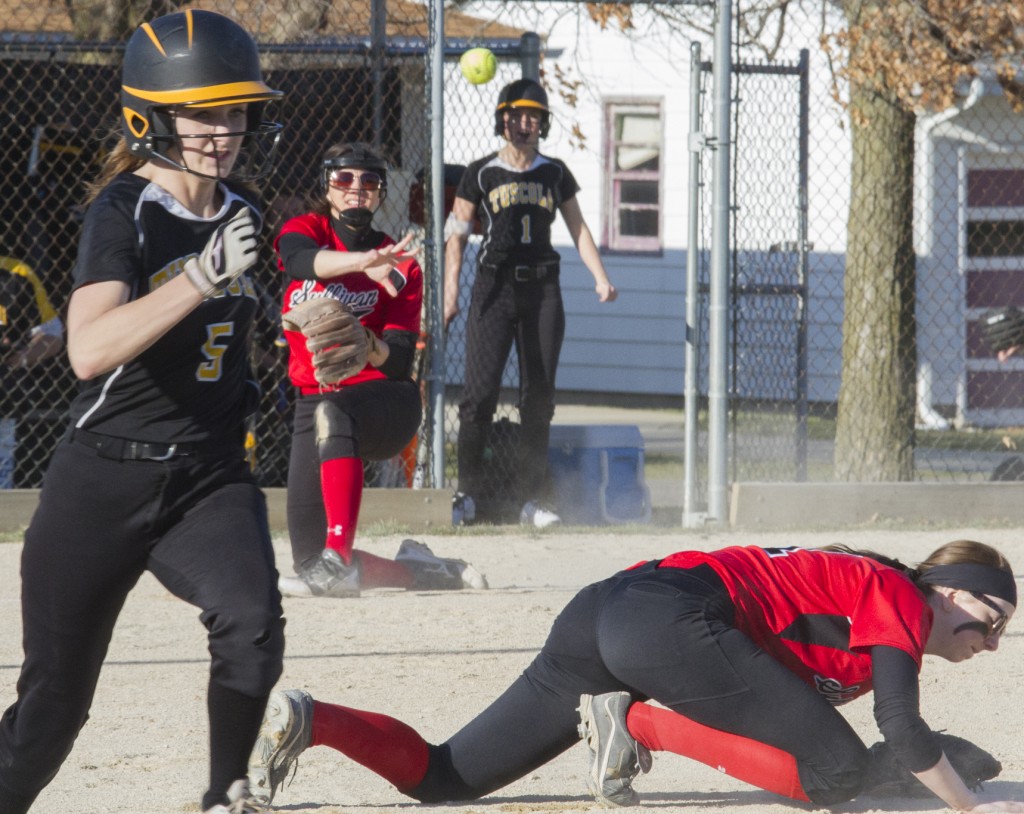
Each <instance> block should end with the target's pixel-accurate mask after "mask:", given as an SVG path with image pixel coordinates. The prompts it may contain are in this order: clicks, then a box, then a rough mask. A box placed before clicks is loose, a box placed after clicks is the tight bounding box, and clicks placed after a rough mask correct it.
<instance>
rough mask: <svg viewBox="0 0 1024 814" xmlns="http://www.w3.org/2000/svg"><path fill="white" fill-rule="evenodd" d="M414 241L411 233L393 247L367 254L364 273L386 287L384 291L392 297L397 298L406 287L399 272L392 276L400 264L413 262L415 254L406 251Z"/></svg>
mask: <svg viewBox="0 0 1024 814" xmlns="http://www.w3.org/2000/svg"><path fill="white" fill-rule="evenodd" d="M412 239H413V234H412V232H410V233H409V234H407V235H406V236H405V237H403V238H402V239H401V240H400V241H398V242H397V243H395V244H394V245H392V246H384V247H383V248H380V249H371V250H370V251H368V252H366V253H365V254H366V265H365V266H364V267H363V271H364V272H365V274H366V276H367V277H369V278H370V279H371V280H373V281H374V282H375V283H380V284H381V285H382V286H383V287H384V290H385V291H387V292H388V294H390V295H391V296H392V297H397V296H398V292H399V291H400V290H401V288H402V286H403V285H404V283H402V279H403V278H402V276H401V275H400V274H397V272H396V273H395V274H392V273H391V272H392V270H393V269H394V268H395V266H397V265H398V264H399V263H404V262H405V261H406V260H413V259H415V257H416V253H415V252H412V253H410V252H407V251H406V249H407V248H408V247H409V243H410V242H411V241H412Z"/></svg>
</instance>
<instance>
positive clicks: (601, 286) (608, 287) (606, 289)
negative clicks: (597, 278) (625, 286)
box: [594, 280, 619, 302]
mask: <svg viewBox="0 0 1024 814" xmlns="http://www.w3.org/2000/svg"><path fill="white" fill-rule="evenodd" d="M594 291H596V292H597V298H598V299H599V300H600V301H601V302H615V300H617V299H618V298H619V292H618V289H616V288H615V286H613V285H612V284H611V283H610V282H608V281H607V280H606V281H605V282H603V283H598V284H597V285H595V286H594Z"/></svg>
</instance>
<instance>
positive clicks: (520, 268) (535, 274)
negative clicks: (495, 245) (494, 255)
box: [483, 263, 558, 283]
mask: <svg viewBox="0 0 1024 814" xmlns="http://www.w3.org/2000/svg"><path fill="white" fill-rule="evenodd" d="M483 268H484V269H486V270H487V271H489V272H490V273H491V274H507V275H508V276H509V278H510V279H511V280H512V282H515V283H532V282H535V281H536V280H543V279H544V278H546V277H547V276H548V275H549V274H550V275H554V274H557V273H558V263H541V264H538V265H516V266H513V265H506V266H483Z"/></svg>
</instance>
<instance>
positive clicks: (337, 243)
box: [274, 212, 423, 395]
mask: <svg viewBox="0 0 1024 814" xmlns="http://www.w3.org/2000/svg"><path fill="white" fill-rule="evenodd" d="M288 233H296V234H300V235H303V236H305V237H308V238H310V239H311V240H313V241H315V242H316V244H317V245H318V246H320V247H321V248H323V249H329V250H331V251H336V252H344V251H348V249H347V248H346V247H345V244H344V243H342V241H341V238H339V237H338V235H337V234H336V233H335V231H334V229H333V228H332V227H331V220H330V218H329V217H328V216H326V215H320V214H317V213H315V212H307V213H305V214H303V215H299V216H297V217H294V218H292V219H291V220H289V221H288V222H287V223H286V224H285V225H284V226H283V227H282V228H281V232H280V234H279V235H278V236H277V240H276V241H275V244H274V245H275V248H276V246H277V243H278V242H279V241H280V240H281V237H282V236H283V235H285V234H288ZM394 243H395V241H394V240H392V239H391V238H390V237H388V236H387V235H383V237H382V240H381V242H380V244H379V245H378V246H377V247H376V248H383V247H385V246H392V245H394ZM395 269H396V271H398V272H399V274H401V275H402V276H403V277H404V278H405V281H406V282H405V286H404V287H403V288H402V289H401V291H399V292H398V296H397V297H392V296H391V295H390V294H388V292H387V291H386V290H385V289H384V287H383V286H382V285H380V283H377V282H375V281H373V280H371V279H370V278H369V277H367V276H366V275H365V274H363V273H362V272H355V273H352V274H345V275H343V276H341V277H335V278H334V279H332V280H330V281H326V282H325V281H324V280H296V279H293V278H291V277H289V278H288V285H287V288H286V289H285V292H284V304H283V306H282V308H281V313H282V314H287V313H288V312H289V311H290V310H291V309H292V308H294V307H295V306H296V305H298V304H299V303H300V302H305V301H306V300H309V299H314V298H316V297H333V298H334V299H336V300H339V301H340V302H343V303H345V304H346V305H348V306H349V307H350V308H351V309H352V310H353V311H354V312H355V314H356V316H358V317H359V321H360V322H361V323H362V324H363V325H364V326H365V327H367V328H369V329H370V330H372V331H373V332H374V333H375V334H376V335H377V336H381V335H382V334H383V333H384V331H389V330H394V331H411V332H412V333H414V334H418V333H419V331H420V312H421V310H422V306H423V272H422V270H421V269H420V265H419V263H417V262H416V261H415V260H406V261H404V262H402V263H399V264H398V265H397V266H396V267H395ZM284 336H285V339H287V340H288V347H289V350H290V353H289V356H288V375H289V377H290V378H291V381H292V384H294V385H295V386H296V387H298V388H299V389H300V390H301V392H302V393H304V394H307V395H308V394H310V393H319V392H326V391H329V390H340V389H341V388H343V387H351V386H352V385H354V384H359V383H360V382H366V381H371V380H373V379H384V378H386V376H385V375H384V374H383V373H381V372H380V371H379V370H377V368H375V367H373V366H372V365H369V364H368V365H367V366H366V367H365V368H363V370H362V371H360V372H359V373H357V374H356V375H354V376H351V377H349V378H347V379H345V380H344V381H342V382H339V383H338V384H336V385H332V386H330V387H328V386H321V385H320V384H319V382H317V380H316V376H314V375H313V355H312V354H311V353H310V352H309V349H308V348H307V347H306V339H305V337H304V336H303V335H302V334H301V333H299V332H297V331H285V332H284Z"/></svg>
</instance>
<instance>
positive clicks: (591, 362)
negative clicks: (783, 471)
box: [445, 2, 850, 400]
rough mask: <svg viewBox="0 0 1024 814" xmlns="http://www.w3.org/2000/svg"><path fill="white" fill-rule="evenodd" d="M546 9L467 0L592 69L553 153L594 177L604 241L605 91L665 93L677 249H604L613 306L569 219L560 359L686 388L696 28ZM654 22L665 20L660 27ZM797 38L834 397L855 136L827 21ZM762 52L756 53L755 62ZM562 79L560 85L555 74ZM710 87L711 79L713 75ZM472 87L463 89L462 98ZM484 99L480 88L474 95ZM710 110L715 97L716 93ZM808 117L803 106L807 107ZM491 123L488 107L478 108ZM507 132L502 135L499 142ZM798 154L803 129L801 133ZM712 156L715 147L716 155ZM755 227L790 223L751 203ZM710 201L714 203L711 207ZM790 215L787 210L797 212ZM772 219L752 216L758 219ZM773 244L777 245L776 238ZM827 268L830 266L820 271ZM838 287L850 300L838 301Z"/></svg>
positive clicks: (817, 343)
mask: <svg viewBox="0 0 1024 814" xmlns="http://www.w3.org/2000/svg"><path fill="white" fill-rule="evenodd" d="M537 9H538V10H539V11H540V13H541V14H542V17H543V22H542V23H541V24H540V25H539V26H538V25H537V18H536V17H535V16H534V12H531V14H530V15H525V14H523V13H522V12H521V10H520V9H517V8H516V7H510V6H506V5H505V4H502V3H494V2H481V3H475V4H470V5H469V6H466V7H464V8H463V11H465V12H466V13H468V14H472V15H474V16H479V17H484V18H488V17H489V16H492V17H497V18H500V19H502V20H503V21H505V22H508V23H509V24H511V25H517V26H519V27H522V28H526V29H531V28H532V29H534V30H538V31H541V32H547V34H546V37H545V41H544V44H545V46H546V48H547V50H548V51H554V52H557V53H559V56H558V57H557V58H555V59H546V60H545V61H543V62H542V69H543V70H544V71H545V74H546V76H547V77H552V76H554V75H555V64H557V65H558V67H559V68H560V69H561V70H562V71H563V72H565V73H566V74H568V76H569V78H570V79H573V80H578V79H584V80H585V81H584V83H583V84H582V85H581V87H580V88H579V90H578V91H577V93H578V104H577V106H576V108H575V109H569V108H568V106H567V105H566V104H565V102H564V101H563V100H562V99H561V98H559V97H558V94H557V92H552V94H551V104H552V108H553V112H554V120H553V125H552V128H551V134H550V136H549V138H548V139H547V140H546V141H545V142H544V143H543V144H542V150H543V152H545V153H548V154H551V155H555V156H558V157H559V158H562V159H563V160H565V161H566V162H567V163H568V164H569V166H570V168H571V169H572V171H573V174H574V175H575V176H576V178H577V180H578V181H579V183H580V186H581V188H582V189H581V192H580V194H579V196H578V200H579V202H580V205H581V208H582V210H583V214H584V217H585V218H586V220H587V223H588V225H589V226H590V229H591V231H592V232H593V233H594V235H595V237H596V238H597V239H598V241H600V236H601V231H602V221H601V218H602V215H603V212H602V211H601V207H602V188H601V184H602V180H603V174H602V172H603V164H604V162H603V158H602V153H603V146H604V145H603V144H602V135H603V126H604V125H603V120H602V117H603V102H604V100H606V99H609V98H619V97H642V98H645V99H651V98H657V99H660V100H661V103H662V110H663V116H664V152H663V161H664V164H663V184H664V190H663V194H664V198H663V202H664V210H663V232H664V237H665V240H664V245H665V250H664V253H663V254H662V255H661V256H623V255H609V254H606V255H604V257H603V260H604V264H605V267H606V269H607V271H608V274H609V277H610V278H611V280H612V281H613V282H614V284H615V285H616V287H617V288H618V289H619V292H620V296H619V300H618V301H617V302H615V303H612V304H604V305H601V304H600V303H598V301H597V298H596V295H595V294H594V292H593V282H592V278H591V276H590V274H589V273H588V272H587V270H586V268H585V267H584V266H583V264H582V263H581V262H580V260H579V255H578V254H577V253H576V251H575V249H574V248H573V247H572V245H571V240H570V238H569V235H568V232H567V231H566V229H565V228H564V224H562V223H561V220H559V222H558V224H557V226H556V229H555V231H554V235H553V236H554V239H555V242H556V246H557V247H558V249H559V251H560V253H561V254H562V269H563V270H562V285H563V290H564V296H565V303H566V311H567V330H566V341H565V346H564V350H563V355H562V362H561V364H560V367H559V374H558V385H559V388H560V389H563V390H582V391H603V392H616V393H642V394H659V395H665V394H681V392H682V386H683V355H684V345H683V342H684V331H685V325H684V313H685V293H686V292H685V264H686V249H687V246H686V234H687V209H688V206H687V200H688V164H689V153H688V148H687V142H688V130H689V116H690V114H689V104H690V100H689V96H690V93H689V82H690V79H689V61H690V56H689V53H690V50H689V42H690V38H688V37H686V36H683V35H680V34H676V35H673V36H672V37H671V38H670V37H669V36H667V35H666V34H664V33H662V31H661V28H662V27H659V26H655V25H654V24H653V22H652V20H653V17H652V16H651V15H650V10H649V9H646V8H645V7H643V6H639V5H637V6H633V7H632V10H633V13H634V15H635V21H636V23H637V28H638V30H639V31H640V32H642V33H641V34H640V35H639V37H637V38H636V39H637V41H634V40H631V39H630V38H627V37H626V36H624V35H623V34H622V33H621V32H619V31H618V29H614V30H613V29H608V30H604V31H602V30H600V29H599V28H598V26H597V25H595V24H594V23H592V22H590V21H589V20H588V19H581V18H585V16H586V12H585V10H584V9H583V7H581V6H578V5H576V4H571V5H567V4H562V3H541V4H538V6H537ZM652 26H653V27H652ZM790 31H791V32H794V33H790V34H789V35H788V39H789V43H788V44H787V47H786V48H784V49H782V51H781V52H780V59H781V60H783V61H786V62H795V61H796V59H797V57H798V54H799V50H800V49H801V48H807V49H809V50H810V59H811V83H812V90H811V99H812V107H811V128H812V134H811V139H810V179H811V184H810V190H809V195H810V210H811V213H812V214H811V217H810V221H809V230H810V234H809V237H810V241H811V242H812V244H813V248H814V252H815V255H820V256H816V257H813V258H812V262H811V274H812V279H811V281H810V284H811V303H810V307H811V310H810V348H811V357H810V360H809V362H810V376H811V381H810V383H809V388H810V393H811V398H812V399H815V400H831V399H834V398H836V396H837V394H838V387H839V345H840V342H839V333H838V332H839V329H840V325H841V318H842V304H841V291H842V281H841V275H842V263H841V258H839V259H837V254H838V255H841V253H842V251H843V249H844V246H845V222H846V209H847V206H848V200H849V197H848V196H849V191H848V186H849V172H848V167H849V152H850V147H849V136H848V131H847V130H846V129H845V128H844V127H843V114H842V112H841V111H840V109H839V107H838V105H836V104H835V103H834V102H832V101H831V100H830V99H829V97H828V91H829V87H828V86H829V81H830V78H829V74H828V68H827V64H826V61H825V58H824V55H823V54H822V53H821V51H820V49H819V48H818V46H817V36H818V29H817V21H815V20H809V19H808V20H807V21H805V23H804V24H802V25H795V26H791V27H790ZM692 39H693V40H694V41H697V42H700V43H701V47H702V58H703V59H704V60H711V58H712V43H711V41H710V38H709V36H708V35H706V34H701V33H698V32H694V33H693V34H692ZM758 56H759V55H754V54H745V55H743V56H742V58H743V59H744V60H748V61H749V60H753V59H755V58H756V57H758ZM547 84H548V86H549V89H557V84H556V83H552V82H551V81H550V79H549V80H548V82H547ZM496 85H497V83H496V82H492V83H491V84H490V85H485V86H481V89H482V90H483V94H482V96H483V98H482V100H481V103H482V107H481V108H479V109H474V110H471V111H470V110H467V111H466V112H465V113H463V112H461V111H459V112H457V113H453V112H452V111H449V114H448V117H447V118H446V131H447V129H448V126H449V124H450V123H452V120H453V116H455V117H457V118H458V120H460V121H461V120H463V118H464V116H473V117H476V116H478V115H482V116H483V117H484V118H483V121H487V120H488V118H486V117H487V115H488V113H489V112H490V111H491V110H493V97H494V96H495V95H496V93H497V90H498V87H497V86H496ZM707 87H709V88H710V87H711V82H710V79H709V80H708V82H707ZM460 98H461V96H460ZM474 100H475V97H471V98H470V100H469V101H470V103H472V102H473V101H474ZM704 104H705V106H706V115H710V106H711V104H712V102H711V96H710V95H706V96H705V101H704ZM794 116H795V112H794ZM477 120H478V121H479V120H480V119H477ZM573 124H578V125H579V128H580V130H581V131H582V132H583V133H584V134H586V137H587V141H586V145H585V147H584V148H583V149H582V150H580V149H576V148H574V147H573V145H572V143H571V139H570V136H571V133H570V128H571V127H572V125H573ZM500 144H501V142H500V140H499V139H497V138H494V139H493V147H494V149H497V148H498V147H499V146H500ZM792 149H793V151H794V153H795V152H796V149H797V144H796V136H795V134H794V138H793V148H792ZM472 152H473V154H472V155H460V154H459V153H458V152H455V151H452V150H446V156H445V158H446V160H448V161H457V162H460V163H466V162H468V161H469V160H471V159H472V158H475V157H477V156H478V155H479V150H478V149H477V150H474V151H472ZM705 160H707V161H709V162H710V160H711V154H710V153H706V154H705ZM746 204H747V205H746V206H745V207H744V217H745V218H747V219H748V220H745V221H744V228H745V229H746V230H753V231H759V232H761V233H764V234H768V233H771V232H772V231H773V230H774V231H776V232H777V231H779V230H778V228H777V224H776V223H774V222H773V220H772V219H773V217H774V215H775V213H773V210H772V208H771V207H770V206H758V205H757V204H756V203H754V202H750V201H748V202H746ZM709 205H710V201H706V202H705V206H709ZM787 217H788V216H787ZM753 218H757V219H761V221H763V222H761V223H752V222H750V220H749V219H753ZM764 248H767V247H764ZM815 275H817V277H815ZM837 292H838V296H839V300H838V301H837V299H836V298H837Z"/></svg>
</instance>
